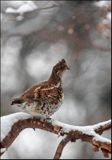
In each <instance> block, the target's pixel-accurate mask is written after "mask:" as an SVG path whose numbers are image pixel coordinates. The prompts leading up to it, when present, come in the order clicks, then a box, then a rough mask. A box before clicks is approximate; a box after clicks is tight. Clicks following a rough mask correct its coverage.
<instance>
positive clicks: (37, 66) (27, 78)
mask: <svg viewBox="0 0 112 160" xmlns="http://www.w3.org/2000/svg"><path fill="white" fill-rule="evenodd" d="M110 10H111V8H110V1H98V2H96V1H92V2H91V1H79V0H78V1H75V2H73V1H1V116H4V115H9V114H11V113H14V112H18V110H17V109H16V108H13V107H11V106H10V102H11V98H12V97H15V96H17V95H20V94H21V93H22V92H23V91H24V90H25V89H27V88H28V87H29V86H31V85H32V84H34V83H39V82H40V81H43V80H47V79H48V77H49V75H50V73H51V69H52V67H53V65H54V64H56V63H57V62H58V60H60V59H62V58H65V59H66V61H67V63H68V65H69V67H70V71H68V72H66V73H65V75H64V77H63V87H64V93H65V100H64V103H63V105H62V106H61V108H60V109H59V111H57V112H56V113H55V114H54V115H53V116H52V117H53V118H54V119H56V120H59V121H62V122H64V123H68V124H72V125H88V124H94V123H97V122H100V121H105V120H108V119H110V110H111V100H110V95H111V53H110V47H111V46H110V44H111V42H110V39H111V37H110V35H111V30H110V28H111V22H110V21H111V13H110ZM107 136H108V133H107ZM60 139H61V138H58V137H57V136H56V135H53V134H50V133H47V132H45V131H41V130H36V131H34V130H33V129H25V130H24V131H22V132H21V134H20V135H19V136H18V137H17V139H16V140H15V141H14V143H13V144H12V145H11V146H10V148H9V149H8V151H7V152H6V153H5V154H4V155H3V156H2V158H4V159H6V158H7V159H14V158H16V159H22V158H25V159H28V158H33V159H37V158H49V159H50V158H51V159H52V158H53V156H54V153H55V150H56V147H57V145H58V143H59V141H60ZM62 158H71V159H78V158H84V159H86V158H89V159H95V158H96V159H97V158H103V156H102V154H101V153H100V152H98V153H94V152H93V150H92V148H91V146H90V145H88V144H85V143H81V142H80V141H78V142H77V143H69V144H68V145H67V146H66V148H65V149H64V152H63V155H62Z"/></svg>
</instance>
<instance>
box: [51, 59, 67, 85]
mask: <svg viewBox="0 0 112 160" xmlns="http://www.w3.org/2000/svg"><path fill="white" fill-rule="evenodd" d="M66 70H69V67H68V65H67V63H66V61H65V60H64V59H62V60H61V61H59V62H58V63H57V64H56V65H55V66H54V67H53V70H52V74H51V77H50V80H53V81H55V82H56V83H57V82H59V81H60V80H61V78H62V75H63V73H64V72H65V71H66Z"/></svg>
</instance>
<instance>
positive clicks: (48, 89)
mask: <svg viewBox="0 0 112 160" xmlns="http://www.w3.org/2000/svg"><path fill="white" fill-rule="evenodd" d="M66 70H69V67H68V65H67V63H66V61H65V59H62V60H61V61H59V62H58V63H57V64H56V65H54V66H53V69H52V72H51V75H50V77H49V79H48V80H46V81H43V82H40V83H39V84H35V85H33V86H31V87H30V88H29V89H27V90H26V91H25V92H24V93H23V94H22V95H20V96H19V97H16V98H13V99H12V101H11V105H14V106H15V105H17V107H19V108H20V110H22V111H23V112H26V113H29V114H31V115H32V116H43V117H45V118H49V117H50V116H52V115H53V114H54V113H55V112H56V111H57V110H58V109H59V108H60V106H61V105H62V102H63V100H64V92H63V87H62V76H63V73H64V72H65V71H66Z"/></svg>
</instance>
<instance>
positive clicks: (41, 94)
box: [34, 86, 60, 102]
mask: <svg viewBox="0 0 112 160" xmlns="http://www.w3.org/2000/svg"><path fill="white" fill-rule="evenodd" d="M59 91H60V90H59V89H58V88H57V87H55V86H49V87H46V88H39V87H38V88H36V89H35V90H34V95H35V100H37V101H38V100H43V101H50V102H52V101H55V100H57V99H58V97H59V96H60V93H59Z"/></svg>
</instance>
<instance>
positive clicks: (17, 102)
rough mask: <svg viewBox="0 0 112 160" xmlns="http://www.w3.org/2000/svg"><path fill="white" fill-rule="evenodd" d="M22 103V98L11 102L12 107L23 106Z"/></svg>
mask: <svg viewBox="0 0 112 160" xmlns="http://www.w3.org/2000/svg"><path fill="white" fill-rule="evenodd" d="M21 103H23V100H22V99H21V98H14V99H13V100H12V102H11V105H14V104H21Z"/></svg>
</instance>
